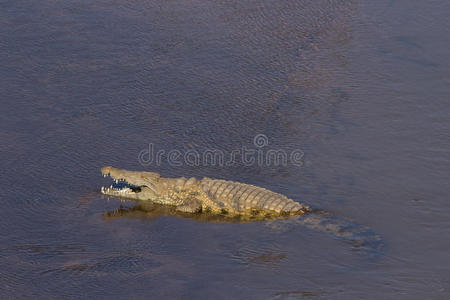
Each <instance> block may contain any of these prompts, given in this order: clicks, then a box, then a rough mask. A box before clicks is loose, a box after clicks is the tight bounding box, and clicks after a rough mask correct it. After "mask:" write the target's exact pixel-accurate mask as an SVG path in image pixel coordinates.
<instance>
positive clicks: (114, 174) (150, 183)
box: [101, 166, 161, 201]
mask: <svg viewBox="0 0 450 300" xmlns="http://www.w3.org/2000/svg"><path fill="white" fill-rule="evenodd" d="M101 171H102V174H103V176H104V177H107V176H111V178H112V179H113V180H114V183H113V184H112V185H111V186H110V187H107V188H105V187H102V188H101V192H102V194H105V195H108V196H114V197H123V198H129V199H134V200H151V201H155V200H157V199H158V198H160V195H159V193H158V189H157V185H158V181H159V179H160V177H161V176H160V175H159V174H158V173H154V172H134V171H127V170H122V169H117V168H114V167H111V166H107V167H103V168H102V170H101Z"/></svg>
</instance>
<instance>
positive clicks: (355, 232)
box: [101, 166, 383, 250]
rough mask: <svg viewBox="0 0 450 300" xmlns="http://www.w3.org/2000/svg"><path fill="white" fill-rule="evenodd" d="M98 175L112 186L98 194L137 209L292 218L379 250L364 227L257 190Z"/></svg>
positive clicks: (112, 171)
mask: <svg viewBox="0 0 450 300" xmlns="http://www.w3.org/2000/svg"><path fill="white" fill-rule="evenodd" d="M101 171H102V174H103V176H104V177H107V176H111V177H112V179H113V180H114V182H115V183H114V184H112V185H111V186H110V187H108V188H105V187H102V188H101V192H102V194H104V195H107V196H112V197H118V198H125V199H131V200H134V201H137V202H138V203H140V205H139V207H138V209H143V210H151V211H159V212H161V211H164V213H165V214H171V215H174V214H183V215H184V216H187V217H191V218H195V219H198V220H203V221H205V220H206V221H208V220H220V221H225V222H234V221H238V222H240V221H244V222H247V221H261V220H282V219H286V221H289V223H286V222H285V223H278V224H285V225H286V224H291V223H292V220H295V222H294V223H301V224H303V225H305V226H307V227H309V228H313V229H319V230H320V231H325V232H327V233H330V234H332V235H333V236H336V237H340V238H343V239H344V240H346V241H349V242H351V244H352V245H353V246H355V247H360V246H366V248H367V247H368V248H370V249H373V250H380V249H381V247H382V246H383V243H382V240H381V238H380V237H379V236H378V235H377V234H375V233H373V232H372V231H371V230H370V229H368V228H366V227H364V226H361V225H359V224H355V223H352V222H349V221H346V220H343V219H341V218H338V217H335V216H332V215H331V214H329V213H327V212H324V211H322V210H317V209H312V208H311V207H309V206H307V205H304V204H300V203H298V202H296V201H294V200H292V199H289V198H288V197H286V196H284V195H281V194H279V193H276V192H272V191H270V190H267V189H265V188H262V187H257V186H254V185H250V184H244V183H239V182H235V181H228V180H222V179H211V178H208V177H205V178H203V179H201V180H198V179H196V178H193V177H191V178H189V179H188V178H184V177H181V178H165V177H162V176H161V175H160V174H159V173H155V172H136V171H127V170H122V169H117V168H114V167H111V166H107V167H103V168H102V169H101ZM148 204H150V205H148ZM157 206H159V207H157ZM167 208H170V209H167ZM126 211H127V210H122V211H121V212H126ZM128 212H130V210H128ZM131 212H135V210H131ZM205 216H209V217H205ZM211 216H213V218H211ZM294 216H297V217H296V218H295V217H294Z"/></svg>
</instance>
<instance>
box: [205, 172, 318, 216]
mask: <svg viewBox="0 0 450 300" xmlns="http://www.w3.org/2000/svg"><path fill="white" fill-rule="evenodd" d="M201 187H202V189H203V191H204V192H205V193H206V194H207V195H208V197H209V198H210V199H211V201H213V202H214V203H216V204H217V205H218V206H219V207H222V208H225V209H226V208H228V209H231V210H233V211H236V212H238V211H239V212H241V211H244V210H249V209H259V210H265V211H274V212H277V213H304V212H306V211H308V210H309V207H307V206H303V205H301V204H300V203H298V202H295V201H293V200H292V199H289V198H288V197H286V196H283V195H281V194H278V193H275V192H272V191H269V190H267V189H265V188H262V187H258V186H254V185H250V184H244V183H239V182H234V181H228V180H221V179H210V178H204V179H203V180H201Z"/></svg>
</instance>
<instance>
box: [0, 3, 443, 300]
mask: <svg viewBox="0 0 450 300" xmlns="http://www.w3.org/2000/svg"><path fill="white" fill-rule="evenodd" d="M448 11H450V7H449V4H448V3H447V2H446V1H443V0H439V1H433V2H432V3H425V2H419V1H391V0H380V1H376V3H374V1H356V0H355V1H352V0H332V1H325V0H321V1H306V0H290V1H260V0H258V1H245V2H243V1H196V0H193V1H152V2H148V1H138V0H135V1H106V0H103V1H87V0H76V1H50V0H43V1H39V3H31V2H29V1H20V0H19V1H17V0H15V1H11V0H6V1H3V2H2V3H0V24H1V26H0V65H1V68H0V79H1V80H0V90H1V91H2V94H1V101H2V106H1V108H0V113H1V118H0V125H1V126H0V138H1V143H0V153H1V159H0V167H1V169H2V171H3V172H2V173H1V174H0V184H1V186H2V189H1V190H0V199H1V203H2V209H1V210H0V229H1V232H2V234H1V235H0V242H1V243H0V245H1V246H0V262H1V265H2V268H1V271H0V294H1V295H2V298H7V299H8V298H43V299H48V298H94V297H101V298H106V297H108V298H109V297H113V298H127V299H128V298H133V299H148V298H178V299H191V298H205V299H210V298H216V299H232V298H241V299H310V298H311V299H349V298H355V299H361V298H371V299H376V298H383V299H399V298H404V299H413V298H417V299H423V298H428V299H445V298H446V297H448V294H449V293H450V282H449V279H448V278H450V269H449V267H448V265H449V262H450V257H449V246H450V242H449V237H450V218H449V217H450V208H449V205H448V195H449V179H450V174H449V168H450V155H449V149H450V140H449V135H448V133H449V130H450V119H449V115H450V102H449V100H448V95H449V84H450V72H449V70H450V68H449V67H450V52H449V51H448V49H449V46H450V45H449V43H448V39H447V37H448V36H449V34H450V32H449V26H448V14H447V12H448ZM258 134H264V135H265V136H267V138H268V142H269V145H267V146H266V147H265V148H264V150H267V149H269V148H270V149H282V150H283V151H286V152H289V153H290V152H292V151H295V150H301V151H303V153H304V156H303V158H302V166H297V165H293V164H291V163H288V164H287V165H286V166H275V165H269V166H264V165H263V166H262V165H258V164H256V163H255V164H251V165H246V164H243V163H241V162H237V163H235V164H233V165H231V166H217V165H216V166H215V165H212V164H204V165H201V166H189V165H187V164H181V165H179V166H174V165H173V164H170V163H169V162H168V161H167V159H163V160H162V162H161V164H158V165H156V164H155V163H153V164H150V165H147V166H143V165H142V164H141V163H140V161H139V159H138V156H139V153H140V152H141V151H142V150H143V149H147V148H148V147H149V144H150V143H151V144H152V145H154V146H155V148H157V149H163V150H165V151H170V150H174V149H175V150H178V151H181V152H183V151H188V150H195V151H198V152H203V151H205V150H208V149H219V150H221V151H223V152H224V153H226V154H230V153H231V152H232V151H233V150H235V149H241V148H242V147H243V146H246V147H253V148H254V147H255V145H254V144H253V139H254V137H255V136H256V135H258ZM104 165H114V166H117V167H120V168H127V169H135V170H151V171H157V172H160V173H162V174H163V175H165V176H196V177H198V178H201V177H203V176H209V177H216V178H226V179H230V180H237V181H242V182H246V183H251V184H255V185H258V186H263V187H266V188H269V189H271V190H274V191H277V192H280V193H283V194H285V195H287V196H289V197H290V198H292V199H294V200H296V201H299V202H302V203H307V204H310V205H312V206H314V207H317V208H321V209H324V210H326V211H328V212H330V213H332V214H334V215H336V216H337V217H339V218H342V219H345V220H349V221H351V222H355V223H358V224H363V225H364V226H367V227H370V228H371V229H372V230H373V231H374V232H376V233H377V234H378V235H380V236H381V237H382V238H383V241H384V244H385V247H384V249H383V251H382V252H380V253H378V255H376V257H375V258H374V257H373V256H369V255H367V253H366V252H364V251H359V250H358V249H355V248H354V247H353V246H352V245H351V244H349V243H346V242H344V241H342V240H341V239H338V238H336V237H333V236H330V235H328V234H326V233H322V232H318V231H314V230H310V229H308V228H305V227H302V226H297V227H296V226H293V227H289V229H288V230H275V229H274V228H273V227H271V226H267V224H266V223H264V222H255V223H222V222H219V223H217V222H199V221H196V220H193V219H189V218H179V217H174V216H161V217H149V216H148V215H146V214H145V213H143V212H138V213H136V214H127V215H126V216H125V215H124V216H118V215H117V214H115V215H114V217H109V216H111V214H108V212H114V211H115V210H117V209H119V208H120V207H121V206H124V207H131V206H133V204H132V203H128V202H127V203H122V202H120V201H119V200H117V199H110V200H109V201H108V200H107V199H106V198H102V197H101V196H100V194H99V189H100V186H101V185H103V184H105V183H107V181H106V180H105V179H104V178H102V177H101V174H100V172H99V169H100V168H101V167H102V166H104Z"/></svg>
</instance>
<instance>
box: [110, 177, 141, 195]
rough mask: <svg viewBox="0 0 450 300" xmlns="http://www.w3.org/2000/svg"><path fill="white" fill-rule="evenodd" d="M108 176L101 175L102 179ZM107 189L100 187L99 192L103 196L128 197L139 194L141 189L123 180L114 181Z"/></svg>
mask: <svg viewBox="0 0 450 300" xmlns="http://www.w3.org/2000/svg"><path fill="white" fill-rule="evenodd" d="M108 176H110V174H103V177H108ZM113 180H114V182H113V183H112V184H111V185H110V186H109V187H104V186H102V187H101V192H102V194H104V195H111V196H128V195H135V194H137V193H140V192H141V187H139V186H136V185H132V184H130V183H128V182H127V181H126V180H125V179H115V178H113Z"/></svg>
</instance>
